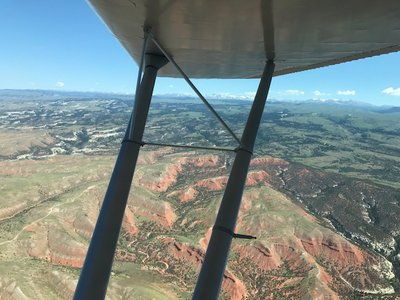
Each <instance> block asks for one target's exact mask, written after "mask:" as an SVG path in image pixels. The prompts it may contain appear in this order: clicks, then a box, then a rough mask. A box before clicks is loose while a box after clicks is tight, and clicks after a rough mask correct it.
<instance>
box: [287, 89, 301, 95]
mask: <svg viewBox="0 0 400 300" xmlns="http://www.w3.org/2000/svg"><path fill="white" fill-rule="evenodd" d="M284 94H285V95H288V96H300V95H304V91H301V90H286V91H284Z"/></svg>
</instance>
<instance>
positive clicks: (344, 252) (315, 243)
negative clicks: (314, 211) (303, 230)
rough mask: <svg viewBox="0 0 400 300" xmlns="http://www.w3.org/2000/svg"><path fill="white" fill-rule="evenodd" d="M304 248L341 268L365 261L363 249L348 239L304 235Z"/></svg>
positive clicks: (302, 240) (314, 255)
mask: <svg viewBox="0 0 400 300" xmlns="http://www.w3.org/2000/svg"><path fill="white" fill-rule="evenodd" d="M300 241H301V244H302V246H303V247H304V250H305V251H307V253H309V254H310V255H312V256H313V257H318V256H322V257H324V259H326V260H328V261H329V262H331V263H334V264H335V265H337V266H338V267H339V268H340V269H341V268H343V267H345V266H348V265H360V264H362V263H364V255H363V253H362V251H361V250H360V249H359V248H358V247H356V246H355V245H352V244H350V243H349V242H347V241H346V240H340V239H333V238H326V237H312V236H303V237H301V238H300Z"/></svg>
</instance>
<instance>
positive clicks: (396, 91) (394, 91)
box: [382, 87, 400, 96]
mask: <svg viewBox="0 0 400 300" xmlns="http://www.w3.org/2000/svg"><path fill="white" fill-rule="evenodd" d="M382 93H384V94H386V95H389V96H400V87H399V88H393V87H388V88H386V89H384V90H383V91H382Z"/></svg>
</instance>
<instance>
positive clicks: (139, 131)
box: [74, 54, 168, 300]
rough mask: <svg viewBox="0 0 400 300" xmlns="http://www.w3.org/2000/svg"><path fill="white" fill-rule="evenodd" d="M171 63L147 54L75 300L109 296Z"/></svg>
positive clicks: (96, 299) (97, 299)
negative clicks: (161, 80)
mask: <svg viewBox="0 0 400 300" xmlns="http://www.w3.org/2000/svg"><path fill="white" fill-rule="evenodd" d="M167 62H168V60H167V59H166V58H165V57H164V56H159V55H153V54H146V60H145V70H144V74H143V79H142V81H141V84H140V88H139V92H138V95H137V96H136V100H135V107H134V116H135V117H134V118H131V119H130V121H129V124H128V128H127V133H126V136H125V139H124V140H123V142H122V145H121V149H120V152H119V154H118V158H117V161H116V163H115V167H114V170H113V173H112V175H111V179H110V183H109V185H108V188H107V192H106V195H105V197H104V201H103V205H102V207H101V210H100V214H99V217H98V219H97V223H96V227H95V229H94V233H93V236H92V240H91V242H90V245H89V249H88V252H87V255H86V259H85V263H84V265H83V269H82V272H81V275H80V277H79V281H78V285H77V288H76V290H75V295H74V299H75V300H84V299H85V300H86V299H93V300H102V299H104V298H105V295H106V291H107V284H108V280H109V277H110V272H111V267H112V263H113V260H114V253H115V249H116V246H117V242H118V236H119V232H120V229H121V223H122V218H123V216H124V211H125V207H126V202H127V200H128V196H129V190H130V187H131V183H132V178H133V173H134V171H135V167H136V161H137V158H138V155H139V150H140V147H141V141H142V137H143V132H144V128H145V124H146V119H147V115H148V111H149V108H150V101H151V97H152V94H153V89H154V84H155V81H156V77H157V71H158V69H160V68H161V67H162V66H164V65H165V64H166V63H167ZM130 126H132V128H133V130H132V131H131V134H129V131H130V130H129V127H130ZM126 137H128V139H126Z"/></svg>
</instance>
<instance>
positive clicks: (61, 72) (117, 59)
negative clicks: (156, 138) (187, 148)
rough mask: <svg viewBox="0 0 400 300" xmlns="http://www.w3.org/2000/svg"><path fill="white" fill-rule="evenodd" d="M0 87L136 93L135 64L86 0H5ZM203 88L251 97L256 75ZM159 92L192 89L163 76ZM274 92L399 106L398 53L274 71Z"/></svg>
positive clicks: (0, 12) (0, 17)
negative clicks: (276, 73)
mask: <svg viewBox="0 0 400 300" xmlns="http://www.w3.org/2000/svg"><path fill="white" fill-rule="evenodd" d="M0 36H1V46H0V89H6V88H9V89H54V90H68V91H102V92H115V93H124V94H125V93H133V92H134V90H135V83H136V76H137V66H136V64H135V63H134V62H133V60H132V59H131V58H130V57H129V55H128V54H127V53H126V51H125V50H124V49H123V48H122V46H121V45H120V44H119V42H118V40H117V39H116V38H115V37H114V36H113V35H112V34H111V32H110V31H109V30H108V29H107V28H106V27H105V25H104V24H103V23H102V22H101V21H100V20H99V18H98V17H97V16H96V14H95V13H94V12H93V11H92V9H91V8H90V7H89V5H88V4H87V3H86V2H85V1H83V0H81V1H76V0H73V1H67V0H40V1H29V0H23V1H15V0H2V4H1V9H0ZM194 82H195V83H196V85H198V87H199V89H200V91H202V92H203V93H204V94H205V95H223V96H224V97H240V98H249V99H251V97H252V95H253V94H254V91H255V90H256V88H257V84H258V82H257V81H256V80H195V81H194ZM155 93H156V94H168V93H179V94H193V92H192V91H191V89H190V88H189V87H188V86H187V84H186V83H185V82H184V81H183V80H179V79H170V78H160V79H158V81H157V84H156V89H155ZM270 98H273V99H284V100H303V99H340V100H355V101H362V102H369V103H373V104H377V105H381V104H386V105H398V106H400V53H393V54H388V55H382V56H379V57H374V58H369V59H363V60H359V61H354V62H350V63H345V64H341V65H337V66H332V67H327V68H323V69H317V70H311V71H306V72H301V73H296V74H291V75H285V76H280V77H275V78H274V79H273V83H272V86H271V90H270Z"/></svg>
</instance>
